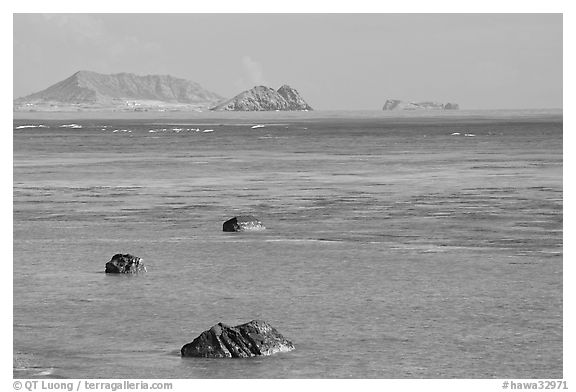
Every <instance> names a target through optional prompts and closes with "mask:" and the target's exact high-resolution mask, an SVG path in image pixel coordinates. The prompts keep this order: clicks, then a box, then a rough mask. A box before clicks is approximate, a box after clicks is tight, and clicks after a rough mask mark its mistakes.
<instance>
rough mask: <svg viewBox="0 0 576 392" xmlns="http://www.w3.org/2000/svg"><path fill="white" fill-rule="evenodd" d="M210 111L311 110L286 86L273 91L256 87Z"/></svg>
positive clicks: (296, 93)
mask: <svg viewBox="0 0 576 392" xmlns="http://www.w3.org/2000/svg"><path fill="white" fill-rule="evenodd" d="M210 110H215V111H274V110H275V111H309V110H313V109H312V107H311V106H310V105H308V104H307V103H306V101H304V99H303V98H302V97H301V96H300V94H299V93H298V91H297V90H296V89H293V88H292V87H290V86H288V85H287V84H285V85H283V86H282V87H280V88H279V89H278V90H274V89H272V88H270V87H266V86H256V87H254V88H252V89H250V90H247V91H243V92H241V93H240V94H238V95H236V96H235V97H234V98H232V99H229V100H228V101H226V102H223V103H221V104H219V105H217V106H215V107H213V108H211V109H210Z"/></svg>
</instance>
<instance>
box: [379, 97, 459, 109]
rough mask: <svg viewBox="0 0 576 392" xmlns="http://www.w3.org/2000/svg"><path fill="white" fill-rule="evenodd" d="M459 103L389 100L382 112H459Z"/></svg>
mask: <svg viewBox="0 0 576 392" xmlns="http://www.w3.org/2000/svg"><path fill="white" fill-rule="evenodd" d="M458 109H459V106H458V104H457V103H450V102H448V103H439V102H432V101H423V102H412V101H409V102H405V101H402V100H399V99H387V100H386V102H384V106H383V107H382V110H458Z"/></svg>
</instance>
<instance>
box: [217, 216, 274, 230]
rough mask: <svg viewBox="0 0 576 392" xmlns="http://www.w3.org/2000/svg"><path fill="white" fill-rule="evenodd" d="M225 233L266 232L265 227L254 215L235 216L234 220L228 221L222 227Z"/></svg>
mask: <svg viewBox="0 0 576 392" xmlns="http://www.w3.org/2000/svg"><path fill="white" fill-rule="evenodd" d="M222 229H223V230H224V231H258V230H264V229H265V227H264V225H263V224H262V222H260V220H258V219H257V218H255V217H254V216H252V215H244V216H235V217H234V218H232V219H229V220H227V221H226V222H224V224H223V225H222Z"/></svg>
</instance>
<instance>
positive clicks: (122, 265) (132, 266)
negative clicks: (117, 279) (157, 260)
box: [106, 253, 146, 274]
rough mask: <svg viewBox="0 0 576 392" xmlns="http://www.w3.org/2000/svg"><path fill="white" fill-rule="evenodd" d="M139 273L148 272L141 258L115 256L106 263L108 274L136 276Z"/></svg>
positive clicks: (128, 255)
mask: <svg viewBox="0 0 576 392" xmlns="http://www.w3.org/2000/svg"><path fill="white" fill-rule="evenodd" d="M137 272H146V267H145V266H144V263H143V262H142V259H141V258H140V257H136V256H132V255H130V254H125V255H123V254H121V253H118V254H115V255H114V256H112V259H111V260H110V261H109V262H107V263H106V273H112V274H135V273H137Z"/></svg>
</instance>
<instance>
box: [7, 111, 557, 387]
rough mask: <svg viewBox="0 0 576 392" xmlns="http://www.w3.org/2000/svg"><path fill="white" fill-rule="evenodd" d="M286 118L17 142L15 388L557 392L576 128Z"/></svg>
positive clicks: (43, 132) (111, 128) (95, 130)
mask: <svg viewBox="0 0 576 392" xmlns="http://www.w3.org/2000/svg"><path fill="white" fill-rule="evenodd" d="M274 116H275V115H274V114H254V115H244V114H243V115H237V116H236V117H233V116H229V115H226V114H222V115H221V117H218V116H216V115H214V114H210V115H207V116H205V117H202V115H195V116H190V118H182V115H179V116H174V118H157V119H154V118H146V119H114V120H106V119H105V118H98V119H92V120H91V119H86V118H84V119H82V118H80V119H74V120H73V121H70V120H68V119H66V120H59V119H57V118H52V119H49V120H39V119H33V120H26V119H18V120H15V121H14V127H15V128H16V127H18V126H21V125H39V124H43V125H46V126H48V127H49V128H21V129H15V130H14V139H13V140H14V350H15V354H14V356H15V361H14V363H15V365H14V366H15V368H14V376H15V377H70V378H261V377H264V378H324V377H349V378H493V377H494V378H561V377H562V258H563V257H562V118H561V116H554V115H553V116H549V115H543V114H539V113H537V114H536V115H535V114H534V113H531V114H530V115H528V114H524V115H522V114H520V115H518V114H515V115H510V116H509V117H506V116H505V115H503V114H502V113H498V115H493V116H490V115H486V114H481V115H460V116H455V115H453V114H450V115H448V116H444V117H443V116H441V115H437V116H435V117H430V118H427V117H422V116H417V117H414V118H411V117H409V116H404V117H401V118H391V117H390V116H389V115H380V114H378V113H373V114H371V115H369V116H368V115H367V116H364V115H358V114H355V115H354V114H346V113H340V114H338V115H334V114H331V115H325V116H322V115H321V114H290V115H286V114H279V115H278V117H274ZM282 116H283V117H282ZM71 123H75V124H79V125H82V128H60V127H59V126H60V125H63V124H71ZM256 124H264V125H266V126H265V127H262V128H256V129H252V128H251V127H252V126H253V125H256ZM196 129H199V131H196ZM206 129H209V130H210V129H211V130H213V132H203V131H204V130H206ZM150 131H153V132H150ZM453 133H460V135H452V134H453ZM466 133H467V134H469V135H474V136H464V134H466ZM240 214H253V215H256V216H257V217H259V218H260V219H261V220H262V221H263V223H264V224H265V225H266V227H267V229H266V230H265V231H263V232H258V233H224V232H222V223H223V222H224V221H225V220H227V219H228V218H230V217H233V216H235V215H240ZM120 252H122V253H126V252H129V253H132V254H135V255H137V256H140V257H142V258H143V259H144V262H145V263H146V265H147V268H148V273H147V274H143V275H139V276H111V275H107V274H104V273H103V271H104V264H105V263H106V262H107V261H108V260H109V259H110V258H111V256H112V255H114V254H115V253H120ZM258 318H260V319H264V320H267V321H268V322H270V323H271V324H272V325H273V326H275V327H276V328H277V329H278V330H279V331H280V332H281V333H282V334H284V335H285V336H286V337H287V338H289V339H290V340H292V341H293V342H294V344H295V346H296V350H295V351H292V352H290V353H281V354H278V355H275V356H272V357H267V358H252V359H246V360H210V359H190V358H181V357H180V355H179V350H180V348H181V347H182V345H184V344H185V343H188V342H190V341H192V340H193V339H194V338H195V337H196V336H197V335H199V334H200V333H201V332H202V331H204V330H206V329H208V328H209V327H210V326H212V325H214V324H216V323H217V322H224V323H227V324H234V325H235V324H239V323H243V322H247V321H249V320H252V319H258Z"/></svg>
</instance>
